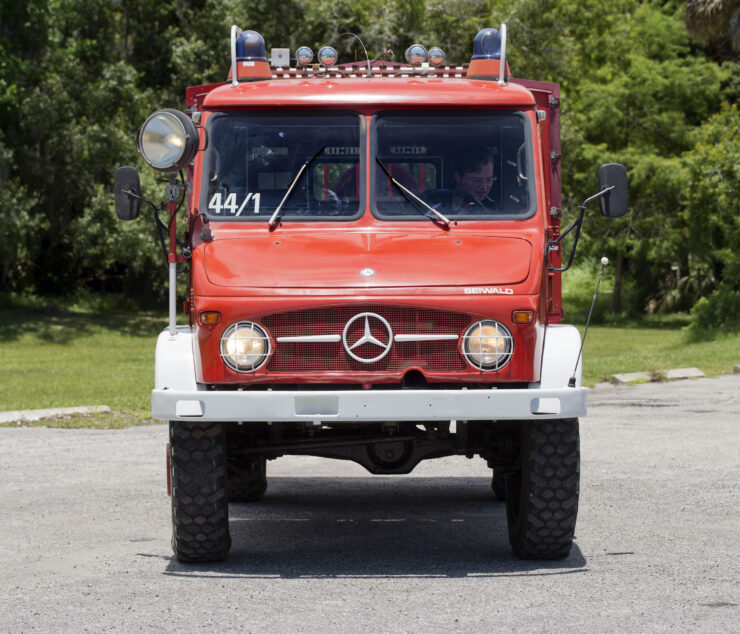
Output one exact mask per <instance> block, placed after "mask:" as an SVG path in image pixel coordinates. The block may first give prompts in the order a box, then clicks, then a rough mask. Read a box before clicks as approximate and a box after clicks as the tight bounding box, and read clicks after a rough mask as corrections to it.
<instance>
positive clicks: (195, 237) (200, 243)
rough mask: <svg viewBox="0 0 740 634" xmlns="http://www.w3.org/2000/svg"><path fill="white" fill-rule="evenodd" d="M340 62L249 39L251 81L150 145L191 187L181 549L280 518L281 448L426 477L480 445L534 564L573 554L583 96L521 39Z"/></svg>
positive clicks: (148, 154)
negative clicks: (514, 57)
mask: <svg viewBox="0 0 740 634" xmlns="http://www.w3.org/2000/svg"><path fill="white" fill-rule="evenodd" d="M327 48H329V47H324V49H322V50H321V51H320V53H319V60H320V61H321V62H322V63H321V64H312V63H310V62H306V59H307V52H306V50H305V49H306V47H302V49H299V51H297V52H296V53H297V55H296V60H297V61H299V62H300V63H299V64H297V65H296V67H290V66H279V67H278V66H275V65H274V64H273V65H270V63H269V62H268V60H267V56H266V52H265V47H264V41H263V40H262V38H261V36H260V35H259V34H258V33H255V32H254V31H243V32H242V31H240V30H239V29H236V28H233V29H232V64H231V70H230V73H229V76H228V78H227V80H226V81H225V82H224V83H220V84H211V85H207V86H197V87H193V88H190V89H188V91H187V95H186V106H187V109H186V110H185V112H184V113H183V112H179V111H170V110H165V111H159V112H158V113H155V114H154V115H152V117H150V118H149V119H148V120H147V122H146V123H145V124H144V126H143V127H142V130H141V132H140V135H139V149H140V150H141V152H142V154H143V156H144V158H145V160H147V162H149V163H150V165H152V166H153V167H155V168H156V169H159V170H160V171H163V172H166V173H168V174H170V187H169V188H168V196H169V204H168V209H169V210H170V222H169V223H168V224H169V226H168V227H167V231H168V232H169V234H170V235H169V237H170V252H169V256H168V261H169V267H170V282H171V298H170V299H171V301H170V304H171V320H170V326H169V328H168V329H166V330H165V331H164V332H162V333H161V335H160V336H159V339H158V342H157V347H156V367H155V388H154V390H153V392H152V416H153V417H154V418H156V419H162V420H166V421H169V425H170V445H169V449H168V475H169V478H170V482H171V497H172V509H173V515H172V517H173V548H174V551H175V554H176V555H177V557H178V558H179V559H180V560H181V561H192V562H200V561H213V560H218V559H223V558H225V557H226V556H227V554H228V550H229V547H230V543H231V542H230V537H229V530H228V507H229V503H234V502H249V503H250V504H257V503H258V501H259V499H260V498H261V497H262V495H263V494H264V493H265V490H266V487H267V478H266V474H267V471H268V463H269V461H271V460H274V459H276V458H279V457H281V456H284V455H313V456H321V457H326V458H335V459H344V460H352V461H354V462H357V463H359V464H360V465H362V466H363V467H365V468H366V469H367V470H368V471H370V472H371V473H375V474H403V473H409V472H410V471H411V470H412V469H413V468H414V467H415V466H416V465H417V464H418V463H419V462H420V461H421V460H427V459H433V458H439V457H442V456H449V455H460V456H465V457H467V458H473V457H479V458H482V459H484V460H485V461H486V462H487V464H488V467H489V468H491V470H492V480H491V486H492V493H491V495H492V498H494V499H495V498H498V499H499V500H505V502H506V509H507V518H508V530H509V539H510V542H511V545H512V548H513V551H514V553H515V554H516V555H517V556H519V557H522V558H534V559H557V558H562V557H565V556H567V555H568V553H569V551H570V548H571V544H572V539H573V533H574V529H575V523H576V516H577V507H578V480H579V445H578V417H580V416H583V415H584V414H585V413H586V390H585V388H583V387H582V386H581V364H580V347H581V339H580V336H579V333H578V331H577V330H576V329H575V328H574V327H572V326H567V325H563V324H562V323H561V318H562V309H561V297H560V275H561V269H562V267H561V255H560V248H559V247H560V242H559V241H558V237H559V235H560V205H561V197H560V162H559V157H560V138H559V134H560V128H559V97H560V95H559V88H558V86H557V85H556V84H545V83H541V82H534V81H529V80H519V79H512V78H511V76H510V71H509V67H508V64H507V62H506V58H505V29H503V28H502V29H501V31H497V30H495V29H485V30H484V31H481V32H480V33H479V34H478V35H477V36H476V39H475V41H474V52H473V58H472V60H471V62H470V64H466V65H462V66H454V65H452V66H451V65H447V64H444V62H441V63H436V65H435V64H433V63H430V61H428V60H431V59H433V58H432V56H431V55H428V53H427V52H426V51H425V50H424V49H423V47H420V46H417V47H412V49H414V50H412V49H409V53H410V55H409V59H408V62H409V63H407V64H401V63H390V62H370V60H369V59H368V60H367V63H364V62H360V63H358V62H355V63H352V64H344V65H339V64H337V63H336V53H334V54H333V55H332V50H328V51H327V50H326V49H327ZM419 49H421V51H423V55H422V54H421V51H420V50H419ZM308 52H310V51H308ZM440 53H441V51H440ZM301 54H302V55H301ZM273 57H274V55H273ZM422 58H423V59H422ZM436 59H437V60H438V59H439V56H438V55H437V56H436ZM178 135H179V136H178ZM168 152H169V153H170V154H171V155H172V157H174V158H170V159H168V158H167V153H168ZM178 152H181V153H182V154H181V155H180V154H178ZM157 161H159V165H157V164H156V163H157ZM122 169H128V170H130V169H131V168H122ZM180 170H187V185H186V184H185V178H184V174H183V178H181V179H180V178H177V177H175V174H176V173H177V172H178V171H180ZM180 173H181V174H182V171H180ZM131 176H132V175H131V174H130V173H129V177H131ZM126 183H129V185H128V186H127V185H126ZM131 183H132V181H130V180H129V181H126V180H125V179H123V177H122V179H121V182H120V183H118V182H117V185H116V195H117V199H118V198H119V197H120V199H121V201H122V202H121V206H125V207H126V209H125V210H123V211H121V212H119V215H120V216H121V217H132V216H135V215H136V213H134V211H132V210H133V209H134V208H135V211H138V207H136V202H137V197H138V199H142V197H141V194H140V192H139V191H138V190H137V189H136V187H137V185H136V184H131ZM126 187H128V188H126ZM178 197H181V198H184V199H186V202H187V205H186V212H185V215H184V219H179V218H178V217H177V213H176V210H177V200H178ZM605 197H606V196H605ZM139 202H140V201H139ZM127 214H128V215H127ZM178 222H180V223H181V225H182V229H181V230H180V233H181V234H182V240H180V241H179V242H180V244H184V245H185V246H184V247H183V248H179V247H178V239H177V238H178V235H179V234H178V233H177V228H176V227H177V224H178ZM579 229H580V226H579ZM178 267H180V269H182V268H183V267H186V268H187V271H188V275H189V292H188V296H187V297H186V298H184V299H185V301H184V305H185V310H186V312H187V314H188V318H189V325H188V326H176V325H175V323H174V305H175V303H176V302H175V298H174V292H175V291H174V287H175V284H174V281H173V280H174V276H175V275H176V271H177V270H178ZM492 512H494V511H493V509H492Z"/></svg>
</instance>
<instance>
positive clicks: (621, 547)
mask: <svg viewBox="0 0 740 634" xmlns="http://www.w3.org/2000/svg"><path fill="white" fill-rule="evenodd" d="M166 436H167V431H166V427H164V426H157V427H144V428H141V427H140V428H131V429H127V430H122V431H91V430H60V429H45V428H12V429H9V428H3V429H0V630H2V631H13V632H15V631H34V630H40V631H86V630H90V631H116V630H124V631H129V630H143V631H150V630H158V631H162V630H166V631H167V630H181V631H225V630H240V631H253V632H265V631H268V632H291V631H292V632H295V631H300V632H306V631H307V632H317V631H322V632H333V631H346V630H354V631H373V632H386V631H415V632H421V631H424V632H429V631H463V630H465V631H491V630H496V631H498V630H510V629H516V630H528V631H542V632H558V631H562V630H566V629H567V630H575V631H586V630H588V631H617V630H619V631H633V632H634V631H667V630H674V629H678V630H681V631H687V630H690V631H711V632H730V631H735V632H737V631H740V607H739V605H740V591H739V588H738V581H739V579H740V558H739V557H738V546H739V545H740V490H739V487H738V481H739V480H740V477H739V476H740V376H728V377H722V378H719V379H707V380H698V381H683V382H677V383H672V384H664V385H653V384H648V385H640V386H635V387H626V388H625V387H623V388H604V389H597V390H594V391H593V392H592V394H591V398H590V412H589V416H588V417H587V418H585V419H583V420H582V421H581V438H582V441H581V442H582V488H581V506H580V514H579V520H578V526H577V530H576V545H575V546H574V548H573V551H572V553H571V555H570V557H569V558H568V559H566V560H565V561H562V562H555V563H533V562H521V561H518V560H516V559H514V558H513V556H512V555H511V553H510V550H509V546H508V541H507V536H506V524H505V511H504V506H503V504H501V503H498V502H495V501H493V499H492V496H491V493H490V488H489V485H490V475H489V472H488V470H487V469H486V467H485V463H484V462H483V461H482V460H480V459H478V460H467V459H465V458H462V457H460V458H448V459H443V460H437V461H429V462H426V463H422V464H421V465H420V466H419V467H418V468H417V470H416V471H415V472H414V473H413V474H411V475H410V476H401V477H398V476H395V477H388V476H385V477H379V476H370V475H369V474H367V473H366V472H364V470H362V469H361V468H360V467H358V466H356V465H354V464H352V463H345V462H339V461H328V460H321V459H317V458H303V457H301V458H299V457H291V458H282V459H280V460H277V461H274V462H271V463H269V464H268V475H269V476H270V480H269V488H268V492H267V494H266V496H265V498H264V500H263V502H261V503H259V504H258V505H255V506H250V505H246V504H243V505H236V506H234V507H233V508H232V513H231V515H232V521H231V530H232V536H233V541H234V545H233V548H232V556H231V558H230V559H229V560H228V562H225V563H222V564H218V565H207V566H186V565H182V564H179V563H177V562H176V561H175V560H174V559H173V558H172V555H171V551H170V546H169V534H170V524H169V522H170V518H169V499H168V497H167V493H166V489H165V467H164V457H165V449H164V446H165V442H166Z"/></svg>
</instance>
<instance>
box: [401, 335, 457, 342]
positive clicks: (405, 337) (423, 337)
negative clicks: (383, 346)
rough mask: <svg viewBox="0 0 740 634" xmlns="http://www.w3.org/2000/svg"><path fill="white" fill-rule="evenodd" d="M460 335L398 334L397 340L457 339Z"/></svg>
mask: <svg viewBox="0 0 740 634" xmlns="http://www.w3.org/2000/svg"><path fill="white" fill-rule="evenodd" d="M459 338H460V336H459V335H396V336H395V337H394V339H395V341H398V342H402V341H457V340H458V339H459Z"/></svg>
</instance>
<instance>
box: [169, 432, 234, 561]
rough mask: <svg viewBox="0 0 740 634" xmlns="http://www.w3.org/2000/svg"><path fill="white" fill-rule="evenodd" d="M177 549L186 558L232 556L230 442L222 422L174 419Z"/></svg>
mask: <svg viewBox="0 0 740 634" xmlns="http://www.w3.org/2000/svg"><path fill="white" fill-rule="evenodd" d="M170 469H171V474H170V475H171V478H172V550H173V551H174V553H175V555H176V556H177V559H178V560H179V561H181V562H208V561H221V560H223V559H225V558H226V556H227V555H228V554H229V548H230V547H231V536H230V534H229V505H228V497H227V495H228V490H227V478H226V443H225V437H224V431H223V428H222V425H221V423H190V422H170Z"/></svg>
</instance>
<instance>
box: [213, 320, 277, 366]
mask: <svg viewBox="0 0 740 634" xmlns="http://www.w3.org/2000/svg"><path fill="white" fill-rule="evenodd" d="M269 356H270V338H269V337H268V336H267V333H266V332H265V331H264V330H263V329H262V328H261V327H260V326H258V325H257V324H255V323H253V322H251V321H240V322H237V323H235V324H232V325H231V326H229V327H228V328H227V329H226V331H225V332H224V334H223V335H222V336H221V358H222V359H223V360H224V363H225V364H226V365H227V366H229V367H230V368H231V369H232V370H234V371H236V372H254V371H255V370H256V369H257V368H259V367H261V366H262V365H263V364H264V363H265V361H267V359H268V358H269Z"/></svg>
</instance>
